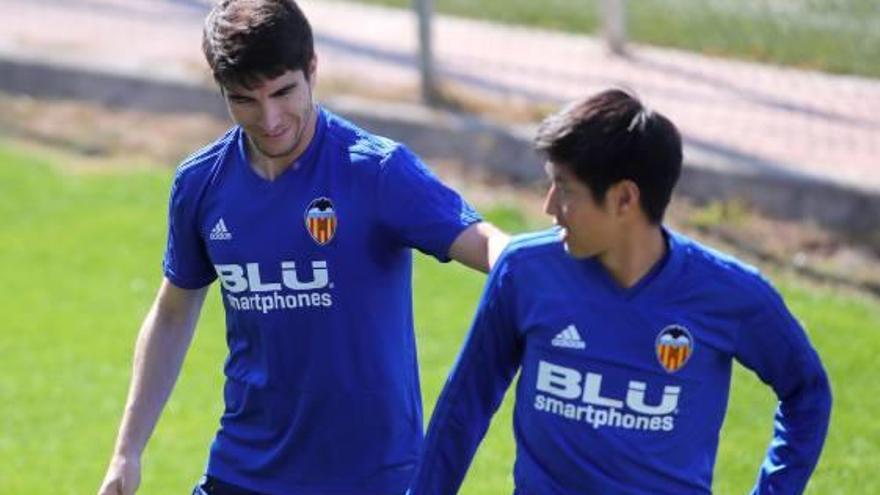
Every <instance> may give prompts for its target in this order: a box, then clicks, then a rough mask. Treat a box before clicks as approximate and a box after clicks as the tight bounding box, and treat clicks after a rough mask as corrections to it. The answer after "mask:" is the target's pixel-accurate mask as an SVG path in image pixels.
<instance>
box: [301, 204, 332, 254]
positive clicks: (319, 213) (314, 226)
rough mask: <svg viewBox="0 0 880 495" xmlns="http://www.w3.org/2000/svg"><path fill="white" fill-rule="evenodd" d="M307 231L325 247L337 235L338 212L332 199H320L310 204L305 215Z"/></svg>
mask: <svg viewBox="0 0 880 495" xmlns="http://www.w3.org/2000/svg"><path fill="white" fill-rule="evenodd" d="M305 221H306V230H308V231H309V235H310V236H312V239H314V240H315V242H317V243H318V244H319V245H321V246H324V245H326V244H328V243H329V242H330V241H331V240H333V235H334V234H336V226H337V224H338V222H337V220H336V210H334V209H333V201H330V198H327V197H320V198H317V199H315V200H313V201H312V202H311V203H309V206H308V208H306V214H305Z"/></svg>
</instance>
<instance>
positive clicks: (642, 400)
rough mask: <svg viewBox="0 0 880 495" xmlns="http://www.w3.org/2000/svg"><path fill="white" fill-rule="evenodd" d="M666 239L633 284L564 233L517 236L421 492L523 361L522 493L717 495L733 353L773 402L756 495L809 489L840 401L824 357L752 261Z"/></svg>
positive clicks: (457, 473) (452, 384)
mask: <svg viewBox="0 0 880 495" xmlns="http://www.w3.org/2000/svg"><path fill="white" fill-rule="evenodd" d="M664 236H665V238H666V240H667V245H668V250H667V254H666V255H665V257H664V259H663V260H662V261H660V262H658V263H657V265H656V266H655V267H654V268H653V269H652V270H651V271H650V272H649V273H648V274H647V275H646V276H645V277H644V278H643V279H642V280H640V281H639V282H638V283H637V284H636V285H635V286H633V287H631V288H629V289H624V288H621V287H620V286H619V285H618V284H617V283H616V282H615V281H614V280H613V279H612V278H611V276H610V275H609V274H608V272H607V271H606V270H605V269H604V267H603V266H602V265H601V264H600V263H599V261H598V260H597V259H595V258H590V259H583V260H578V259H575V258H573V257H571V256H569V255H568V254H567V253H566V252H565V249H564V247H563V245H562V242H561V241H560V240H559V236H558V232H557V231H556V230H550V231H545V232H540V233H536V234H530V235H525V236H521V237H518V238H516V239H514V240H513V241H512V242H511V244H510V245H509V246H508V248H507V249H506V251H505V253H504V254H503V255H502V257H501V259H500V260H499V261H498V263H497V264H496V265H495V267H494V268H493V271H492V273H491V274H490V276H489V280H488V281H487V284H486V289H485V292H484V294H483V297H482V300H481V302H480V305H479V307H478V310H477V313H476V316H475V319H474V322H473V326H472V328H471V331H470V334H469V335H468V338H467V340H466V342H465V345H464V348H463V349H462V351H461V354H460V355H459V357H458V361H457V362H456V364H455V366H454V368H453V371H452V373H451V374H450V377H449V379H448V381H447V383H446V385H445V387H444V389H443V392H442V393H441V396H440V398H439V400H438V403H437V406H436V409H435V411H434V414H433V416H432V418H431V424H430V427H429V429H428V434H427V439H426V442H425V452H424V455H423V459H422V461H421V463H420V465H419V468H418V470H417V474H416V476H415V478H414V482H413V484H412V490H411V493H412V494H413V495H425V494H432V495H433V494H452V493H455V492H456V491H457V490H458V488H459V486H460V484H461V482H462V480H463V478H464V475H465V472H466V471H467V468H468V466H469V464H470V462H471V459H472V457H473V454H474V452H475V451H476V448H477V445H478V444H479V442H480V440H481V439H482V437H483V435H484V434H485V432H486V429H487V428H488V425H489V420H490V418H491V416H492V414H493V413H494V412H495V411H496V409H497V408H498V406H499V404H500V402H501V400H502V397H503V395H504V392H505V390H506V389H507V387H508V385H509V384H510V381H511V380H512V379H513V377H514V375H515V374H516V372H517V371H518V370H520V376H519V380H518V383H517V386H516V404H515V406H514V421H513V430H514V436H515V439H516V463H515V466H514V481H515V485H516V493H517V494H521V495H526V494H529V495H533V494H542V495H543V494H552V495H557V494H558V495H562V494H585V495H591V494H596V495H624V494H626V495H636V494H638V495H686V494H708V493H711V488H712V472H713V466H714V464H715V455H716V451H717V447H718V434H719V430H720V429H721V424H722V421H723V418H724V414H725V410H726V407H727V400H728V391H729V386H730V376H731V366H732V362H733V359H736V360H738V361H739V362H740V363H742V364H743V365H745V366H746V367H748V368H750V369H751V370H753V371H754V372H755V373H756V374H757V375H758V377H759V378H760V379H761V380H762V381H763V382H765V383H767V384H768V385H770V386H771V387H772V388H773V390H774V392H775V393H776V395H777V396H778V397H779V400H780V402H779V407H778V409H777V412H776V417H775V430H774V434H773V439H772V442H771V443H770V447H769V451H768V452H767V455H766V458H765V460H764V463H763V465H762V466H761V469H760V473H759V476H758V480H757V483H756V486H755V488H754V492H753V493H755V494H797V493H801V492H802V491H803V489H804V487H805V485H806V483H807V480H808V478H809V476H810V473H811V472H812V470H813V468H814V467H815V465H816V462H817V460H818V458H819V453H820V451H821V448H822V444H823V442H824V439H825V435H826V432H827V428H828V420H829V415H830V409H831V392H830V388H829V384H828V380H827V377H826V374H825V372H824V370H823V368H822V365H821V362H820V360H819V357H818V355H817V354H816V352H815V351H814V350H813V348H812V347H811V345H810V343H809V341H808V340H807V337H806V335H805V334H804V332H803V330H802V329H801V327H800V325H799V324H798V322H797V321H796V320H795V319H794V318H793V317H792V316H791V314H790V313H789V312H788V310H787V309H786V308H785V306H784V304H783V302H782V299H781V298H780V296H779V295H778V294H777V293H776V292H775V291H774V290H773V289H772V288H771V286H770V285H769V284H768V283H767V282H766V281H765V280H764V279H763V278H762V277H761V276H760V275H759V274H758V273H757V272H756V271H755V270H754V269H752V268H750V267H746V266H744V265H742V264H740V263H738V262H737V261H735V260H733V259H731V258H729V257H726V256H724V255H721V254H719V253H716V252H713V251H711V250H709V249H707V248H704V247H702V246H700V245H699V244H697V243H695V242H694V241H691V240H690V239H688V238H686V237H684V236H681V235H679V234H676V233H673V232H670V231H667V230H664ZM766 419H767V424H768V428H769V420H770V418H766Z"/></svg>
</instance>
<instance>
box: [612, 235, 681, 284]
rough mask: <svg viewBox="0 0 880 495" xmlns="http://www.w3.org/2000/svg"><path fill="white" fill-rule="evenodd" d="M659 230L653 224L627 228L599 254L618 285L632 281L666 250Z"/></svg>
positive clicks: (645, 273) (636, 279) (642, 274)
mask: <svg viewBox="0 0 880 495" xmlns="http://www.w3.org/2000/svg"><path fill="white" fill-rule="evenodd" d="M666 249H667V247H666V240H665V239H664V237H663V231H662V230H661V229H660V227H659V226H656V225H644V226H640V227H637V228H631V229H627V230H626V231H625V233H624V234H623V236H622V238H621V239H620V241H619V242H618V243H617V244H616V245H615V246H614V247H613V248H612V249H610V250H608V251H606V252H605V253H603V254H601V255H599V262H600V263H602V265H603V266H604V267H605V269H606V270H608V273H609V274H610V275H611V277H612V278H613V279H614V280H615V281H616V282H617V283H618V285H620V286H621V287H623V288H625V289H628V288H630V287H633V286H634V285H636V284H637V283H638V282H639V281H640V280H641V279H642V278H643V277H644V276H645V275H647V274H648V273H649V272H650V271H651V269H652V268H653V267H654V265H656V264H657V263H658V262H659V261H660V260H661V259H663V256H664V255H665V254H666Z"/></svg>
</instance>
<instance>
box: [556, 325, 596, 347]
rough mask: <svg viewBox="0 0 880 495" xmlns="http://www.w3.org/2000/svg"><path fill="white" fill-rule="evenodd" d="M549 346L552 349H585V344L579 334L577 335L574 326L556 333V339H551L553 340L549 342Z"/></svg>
mask: <svg viewBox="0 0 880 495" xmlns="http://www.w3.org/2000/svg"><path fill="white" fill-rule="evenodd" d="M550 344H551V345H553V346H554V347H565V348H568V349H584V348H586V347H587V344H586V343H585V342H584V341H583V339H581V334H580V333H578V330H577V328H575V326H574V325H569V326H567V327H565V329H564V330H563V331H561V332H559V333H557V334H556V337H553V340H552V341H550Z"/></svg>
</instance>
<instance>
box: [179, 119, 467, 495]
mask: <svg viewBox="0 0 880 495" xmlns="http://www.w3.org/2000/svg"><path fill="white" fill-rule="evenodd" d="M245 140H246V136H245V135H244V134H243V131H242V130H241V128H239V127H235V128H233V129H231V130H230V131H229V132H228V133H226V135H225V136H223V137H222V138H221V139H219V140H218V141H216V142H215V143H213V144H212V145H210V146H208V147H206V148H205V149H203V150H202V151H200V152H198V153H197V154H195V155H194V156H193V157H191V158H189V159H187V160H186V161H185V162H184V163H183V164H182V165H181V166H180V167H179V168H178V171H177V175H176V177H175V179H174V183H173V186H172V192H171V200H170V208H169V210H170V213H169V234H168V245H167V249H166V253H165V259H164V272H165V276H166V277H167V278H168V279H169V280H170V281H171V282H172V283H173V284H174V285H176V286H179V287H182V288H189V289H193V288H200V287H204V286H205V285H207V284H209V283H211V282H212V281H213V280H215V279H217V278H219V279H220V282H221V297H222V299H223V304H224V307H225V311H226V325H227V343H228V347H229V355H228V358H227V360H226V363H225V367H224V368H225V369H224V371H225V375H226V384H225V389H224V399H225V410H224V412H223V415H222V418H221V421H220V428H219V430H218V432H217V435H216V438H215V440H214V443H213V445H212V448H211V453H210V458H209V461H208V467H207V472H208V474H209V475H212V476H215V477H217V478H219V479H222V480H224V481H227V482H229V483H233V484H236V485H239V486H242V487H245V488H248V489H251V490H255V491H259V492H261V493H266V494H270V495H297V494H309V495H314V494H334V495H344V494H358V495H370V494H376V495H389V494H393V493H401V492H403V491H404V490H405V489H406V486H407V483H408V482H409V480H410V479H411V476H412V473H413V471H414V469H415V465H416V462H417V460H418V454H419V452H420V448H421V442H422V439H423V432H422V406H421V396H420V390H419V377H418V368H417V363H416V349H415V342H414V333H413V314H412V294H411V292H412V291H411V284H412V282H411V279H412V277H411V272H412V251H411V248H417V249H419V250H421V251H423V252H425V253H428V254H431V255H433V256H435V257H436V258H438V259H440V260H441V261H447V260H448V257H447V256H448V251H449V247H450V245H451V244H452V242H453V241H454V240H455V238H456V237H457V236H458V234H459V233H460V232H461V231H462V230H464V229H465V228H466V227H467V226H469V225H470V224H472V223H474V222H477V221H478V220H479V216H478V215H477V214H476V212H475V211H474V210H473V208H471V207H470V206H469V205H468V204H467V203H466V202H465V201H463V200H462V198H461V197H460V196H459V195H458V194H457V193H456V192H454V191H453V190H451V189H449V188H448V187H446V186H444V185H443V184H442V183H440V182H439V181H438V180H437V179H436V177H435V176H434V175H433V174H432V173H431V172H430V171H429V170H428V169H427V168H426V167H425V166H424V165H423V164H422V163H421V161H420V160H419V159H418V158H417V157H416V156H415V155H414V154H412V153H411V152H410V151H408V150H407V149H406V148H405V147H404V146H402V145H400V144H398V143H395V142H393V141H390V140H387V139H384V138H381V137H377V136H373V135H370V134H367V133H366V132H364V131H363V130H361V129H359V128H357V127H356V126H354V125H353V124H351V123H349V122H347V121H345V120H343V119H341V118H340V117H338V116H335V115H333V114H332V113H330V112H329V111H327V110H324V109H321V110H320V111H319V114H318V118H317V125H316V130H315V134H314V137H313V139H312V140H311V142H310V144H309V145H308V147H307V149H306V150H305V151H304V153H303V154H302V156H300V157H299V159H298V160H297V163H296V164H295V166H293V167H290V168H289V169H287V170H286V171H284V172H283V173H282V174H281V175H280V176H278V177H277V178H276V179H275V180H273V181H267V180H264V179H262V178H261V177H259V176H258V175H257V174H256V173H255V172H254V171H253V169H252V168H251V167H250V165H249V163H248V159H247V154H246V141H245Z"/></svg>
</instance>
